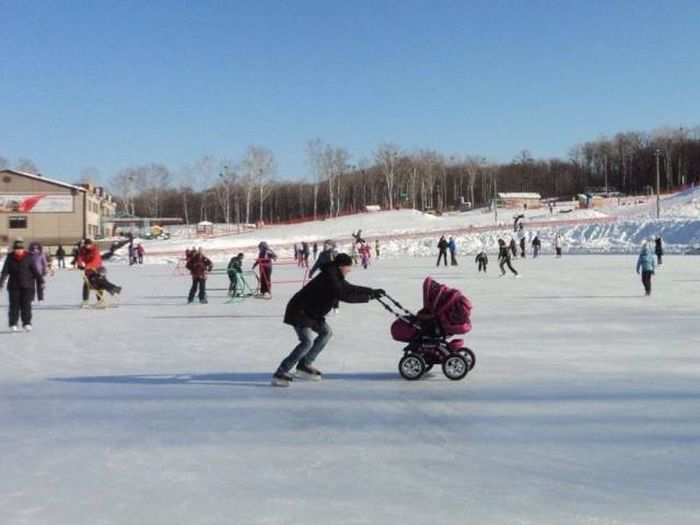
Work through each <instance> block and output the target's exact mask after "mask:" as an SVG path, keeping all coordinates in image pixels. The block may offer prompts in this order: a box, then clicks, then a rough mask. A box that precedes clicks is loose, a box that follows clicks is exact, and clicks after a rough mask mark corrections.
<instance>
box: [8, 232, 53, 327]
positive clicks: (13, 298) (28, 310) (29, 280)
mask: <svg viewBox="0 0 700 525" xmlns="http://www.w3.org/2000/svg"><path fill="white" fill-rule="evenodd" d="M7 277H9V280H8V282H7V291H8V293H9V295H10V311H9V321H10V330H12V331H13V332H17V331H18V330H19V327H18V326H17V323H18V322H19V320H20V316H21V318H22V326H23V327H24V329H25V330H27V331H30V330H31V329H32V300H33V299H34V283H35V280H36V282H38V283H40V285H41V286H43V285H44V278H43V276H42V275H41V273H39V271H38V270H37V268H36V265H35V264H34V261H33V259H32V256H31V255H30V254H29V252H28V251H27V250H25V249H24V241H23V240H22V239H19V238H18V239H16V240H15V242H14V243H13V245H12V251H11V252H10V253H9V254H7V258H6V259H5V263H4V264H3V266H2V271H1V272H0V288H2V287H3V285H4V284H5V279H6V278H7Z"/></svg>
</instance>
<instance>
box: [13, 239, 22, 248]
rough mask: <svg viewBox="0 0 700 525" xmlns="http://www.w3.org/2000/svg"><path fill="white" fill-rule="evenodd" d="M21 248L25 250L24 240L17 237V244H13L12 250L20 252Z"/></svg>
mask: <svg viewBox="0 0 700 525" xmlns="http://www.w3.org/2000/svg"><path fill="white" fill-rule="evenodd" d="M20 248H24V239H22V237H17V238H16V239H15V242H14V243H12V249H13V250H19V249H20Z"/></svg>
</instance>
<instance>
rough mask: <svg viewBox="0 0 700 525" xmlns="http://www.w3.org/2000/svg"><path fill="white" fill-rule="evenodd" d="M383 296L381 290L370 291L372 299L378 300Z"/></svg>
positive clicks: (383, 293)
mask: <svg viewBox="0 0 700 525" xmlns="http://www.w3.org/2000/svg"><path fill="white" fill-rule="evenodd" d="M385 295H386V292H385V291H384V290H382V289H381V288H375V289H374V290H372V299H379V298H380V297H384V296H385Z"/></svg>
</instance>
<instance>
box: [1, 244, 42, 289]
mask: <svg viewBox="0 0 700 525" xmlns="http://www.w3.org/2000/svg"><path fill="white" fill-rule="evenodd" d="M8 276H9V280H8V282H7V289H8V290H10V291H12V290H33V289H34V282H35V281H34V280H35V279H36V280H37V281H39V282H40V283H41V282H44V278H43V276H42V275H41V274H40V273H39V270H37V268H36V265H35V264H34V259H33V258H32V256H31V254H30V253H29V252H28V251H26V250H25V249H24V248H23V249H21V250H12V251H11V252H10V253H8V254H7V258H6V259H5V264H3V266H2V272H1V273H0V285H1V284H4V283H5V279H6V278H7V277H8Z"/></svg>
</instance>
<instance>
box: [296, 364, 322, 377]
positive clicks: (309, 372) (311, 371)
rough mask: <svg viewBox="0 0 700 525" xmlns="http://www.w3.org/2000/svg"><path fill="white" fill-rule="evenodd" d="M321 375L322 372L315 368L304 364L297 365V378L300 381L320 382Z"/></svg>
mask: <svg viewBox="0 0 700 525" xmlns="http://www.w3.org/2000/svg"><path fill="white" fill-rule="evenodd" d="M321 375H322V374H321V371H320V370H317V369H316V368H314V367H313V366H309V365H305V364H302V363H299V364H298V365H297V369H296V376H297V377H298V378H299V379H307V380H309V381H320V380H321Z"/></svg>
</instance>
